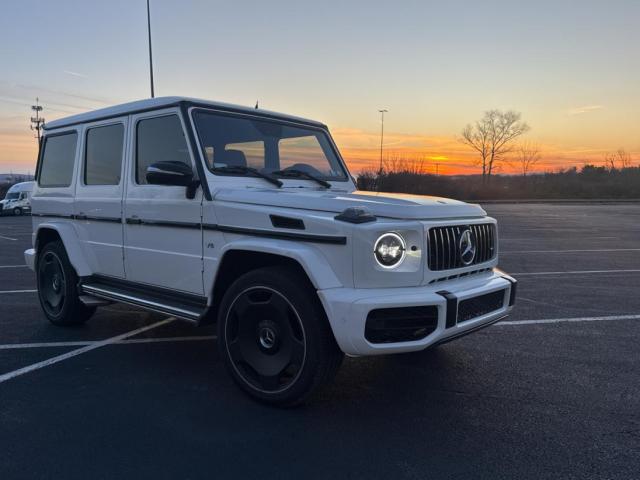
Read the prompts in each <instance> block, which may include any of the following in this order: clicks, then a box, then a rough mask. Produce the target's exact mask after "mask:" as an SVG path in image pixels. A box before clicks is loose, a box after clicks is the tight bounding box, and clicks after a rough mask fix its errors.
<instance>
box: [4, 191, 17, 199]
mask: <svg viewBox="0 0 640 480" xmlns="http://www.w3.org/2000/svg"><path fill="white" fill-rule="evenodd" d="M19 197H20V193H19V192H9V193H7V196H6V197H4V199H5V200H17V199H18V198H19Z"/></svg>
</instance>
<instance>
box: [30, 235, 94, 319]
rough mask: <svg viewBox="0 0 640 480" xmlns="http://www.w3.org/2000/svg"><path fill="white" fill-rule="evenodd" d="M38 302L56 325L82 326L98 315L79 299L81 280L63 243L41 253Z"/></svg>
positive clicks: (50, 244)
mask: <svg viewBox="0 0 640 480" xmlns="http://www.w3.org/2000/svg"><path fill="white" fill-rule="evenodd" d="M36 277H37V284H38V299H39V300H40V306H41V307H42V311H43V312H44V314H45V316H46V317H47V318H48V319H49V321H50V322H51V323H53V324H54V325H65V326H66V325H81V324H83V323H85V322H86V321H87V320H89V318H90V317H91V315H93V313H94V312H95V310H96V309H95V307H93V308H89V307H87V306H85V305H84V304H83V303H82V302H81V301H80V298H79V295H78V276H77V275H76V272H75V270H74V268H73V267H72V266H71V263H70V262H69V258H68V257H67V252H66V250H65V248H64V245H63V244H62V242H61V241H54V242H49V243H47V244H46V245H45V246H44V247H43V248H42V251H41V252H39V253H38V263H37V268H36Z"/></svg>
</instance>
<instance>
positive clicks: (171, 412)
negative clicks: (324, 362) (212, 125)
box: [0, 204, 640, 480]
mask: <svg viewBox="0 0 640 480" xmlns="http://www.w3.org/2000/svg"><path fill="white" fill-rule="evenodd" d="M485 208H486V209H487V211H488V212H489V213H490V214H491V215H493V216H495V217H497V218H498V220H499V222H500V236H501V243H500V249H501V260H500V267H501V268H502V269H504V270H506V271H507V272H509V273H511V274H513V276H514V277H516V278H517V279H518V280H519V282H520V284H519V290H518V293H519V298H518V302H517V308H516V310H515V312H514V314H513V315H512V316H511V317H509V318H508V319H507V320H506V321H503V322H501V323H498V324H496V325H494V326H492V327H490V328H487V329H485V330H482V331H480V332H477V333H476V334H474V335H470V336H467V337H464V338H462V339H460V340H458V341H456V342H452V343H449V344H446V345H443V346H440V347H438V348H436V349H433V350H428V351H424V352H420V353H415V354H408V355H395V356H389V357H375V358H349V359H346V360H345V362H344V364H343V366H342V369H341V370H340V372H339V374H338V377H337V378H336V381H335V382H334V384H333V385H332V386H331V387H330V388H329V389H327V390H325V391H324V392H323V393H322V394H321V395H320V396H319V397H317V398H315V400H314V401H313V402H312V403H311V404H309V405H306V406H303V407H301V408H297V409H293V410H279V409H274V408H269V407H265V406H262V405H260V404H257V403H255V402H254V401H252V400H250V399H249V398H247V397H246V396H245V395H244V394H242V393H241V392H240V391H239V390H238V389H237V388H236V387H235V386H234V384H233V383H232V380H231V379H230V377H229V376H228V375H227V374H226V372H225V370H224V368H223V365H222V364H221V362H220V359H219V357H218V354H217V351H216V345H215V337H214V335H215V329H214V327H211V326H207V327H201V328H195V327H192V326H190V325H188V324H184V323H181V322H179V321H171V320H169V321H165V317H163V316H162V315H158V314H151V313H146V312H142V311H140V310H137V309H134V308H132V307H128V306H123V305H112V306H108V307H103V308H101V309H99V310H98V313H97V314H96V315H95V316H94V317H93V318H92V320H91V321H90V322H89V323H88V324H86V325H85V326H82V327H76V328H61V327H55V326H53V325H50V324H49V323H48V322H47V321H46V320H45V318H44V316H43V315H42V314H41V312H40V307H39V305H38V300H37V294H36V293H35V288H36V287H35V276H34V274H33V273H32V272H31V271H29V270H28V269H27V268H25V267H23V261H24V260H23V255H22V252H23V251H24V250H25V249H26V248H28V247H29V246H30V242H31V237H30V235H31V219H30V218H28V217H22V218H13V217H2V218H0V478H2V479H7V480H8V479H13V478H122V477H134V476H136V477H153V478H203V477H208V478H229V477H234V478H241V477H251V478H407V479H418V478H429V479H436V478H491V479H497V478H535V479H540V478H580V479H584V478H625V479H630V478H638V477H640V295H639V294H638V293H639V291H640V204H624V205H615V204H605V205H601V204H592V205H585V204H581V205H564V204H563V205H551V204H533V205H526V204H524V205H511V204H501V205H487V206H486V207H485ZM162 322H164V323H162ZM147 327H151V328H148V329H146V330H144V331H141V330H142V329H145V328H147ZM65 354H67V355H65Z"/></svg>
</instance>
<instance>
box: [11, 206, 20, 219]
mask: <svg viewBox="0 0 640 480" xmlns="http://www.w3.org/2000/svg"><path fill="white" fill-rule="evenodd" d="M13 214H14V215H15V216H16V217H19V216H20V215H22V209H21V208H20V207H16V208H14V209H13Z"/></svg>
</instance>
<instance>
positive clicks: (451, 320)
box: [436, 290, 458, 328]
mask: <svg viewBox="0 0 640 480" xmlns="http://www.w3.org/2000/svg"><path fill="white" fill-rule="evenodd" d="M436 294H437V295H440V296H441V297H444V298H445V299H446V300H447V321H446V323H445V327H446V328H451V327H455V326H456V320H457V318H458V297H456V296H455V295H454V294H453V293H451V292H447V291H446V290H440V291H439V292H436Z"/></svg>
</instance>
